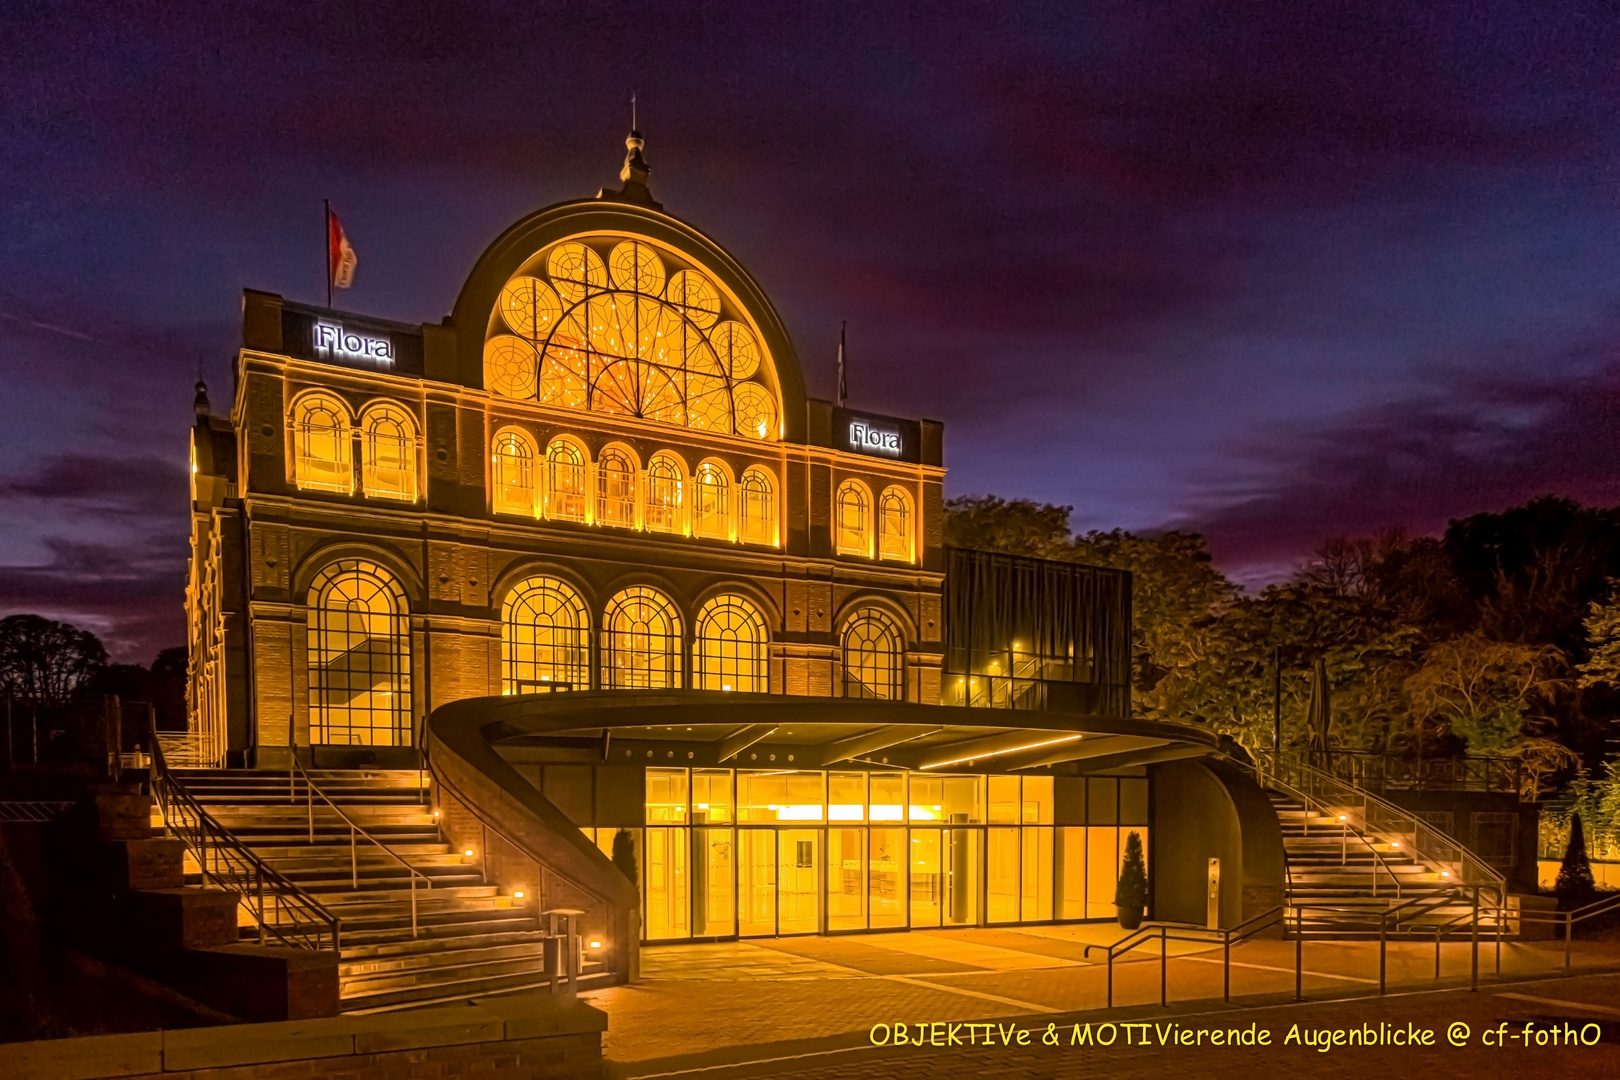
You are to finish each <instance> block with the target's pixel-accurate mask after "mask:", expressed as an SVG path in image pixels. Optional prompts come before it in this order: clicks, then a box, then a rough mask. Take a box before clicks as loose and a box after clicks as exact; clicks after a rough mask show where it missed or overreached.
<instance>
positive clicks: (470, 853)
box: [462, 848, 473, 859]
mask: <svg viewBox="0 0 1620 1080" xmlns="http://www.w3.org/2000/svg"><path fill="white" fill-rule="evenodd" d="M472 853H473V850H472V848H468V849H467V850H466V851H463V852H462V854H463V855H465V856H467V858H469V859H470V858H472Z"/></svg>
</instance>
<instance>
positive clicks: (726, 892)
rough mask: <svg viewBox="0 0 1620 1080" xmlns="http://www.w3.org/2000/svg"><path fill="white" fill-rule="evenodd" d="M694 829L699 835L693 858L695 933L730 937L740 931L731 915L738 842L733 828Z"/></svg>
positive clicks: (697, 935) (695, 935) (695, 934)
mask: <svg viewBox="0 0 1620 1080" xmlns="http://www.w3.org/2000/svg"><path fill="white" fill-rule="evenodd" d="M692 833H693V835H694V836H695V837H696V838H697V851H696V852H695V853H694V855H693V858H692V898H693V904H692V936H693V937H728V936H730V935H731V934H734V933H736V932H737V928H736V923H735V921H734V920H733V918H732V904H733V896H734V895H735V894H734V892H733V888H734V886H735V884H736V882H735V881H734V880H733V879H734V876H735V860H734V855H733V852H734V850H735V847H736V843H735V841H734V840H733V839H732V834H731V830H730V829H693V830H692Z"/></svg>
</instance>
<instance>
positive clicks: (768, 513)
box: [737, 465, 778, 545]
mask: <svg viewBox="0 0 1620 1080" xmlns="http://www.w3.org/2000/svg"><path fill="white" fill-rule="evenodd" d="M737 504H738V505H737V516H738V518H739V519H740V521H739V526H740V527H739V529H738V533H739V535H740V536H741V537H742V540H743V543H745V544H771V545H775V544H777V543H778V535H777V518H776V482H775V480H774V479H773V478H772V476H771V474H770V473H769V472H768V471H767V470H765V469H763V468H761V467H760V466H758V465H750V466H749V467H748V468H746V469H744V470H743V474H742V480H741V481H740V482H739V483H738V484H737Z"/></svg>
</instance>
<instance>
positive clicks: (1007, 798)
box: [990, 776, 1019, 825]
mask: <svg viewBox="0 0 1620 1080" xmlns="http://www.w3.org/2000/svg"><path fill="white" fill-rule="evenodd" d="M1018 779H1019V778H1018V777H1016V776H992V777H991V778H990V824H992V825H1016V824H1018Z"/></svg>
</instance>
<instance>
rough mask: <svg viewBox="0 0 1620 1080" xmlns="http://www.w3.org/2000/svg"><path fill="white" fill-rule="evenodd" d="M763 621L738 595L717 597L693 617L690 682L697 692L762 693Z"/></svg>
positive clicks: (765, 683) (764, 684)
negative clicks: (694, 636)
mask: <svg viewBox="0 0 1620 1080" xmlns="http://www.w3.org/2000/svg"><path fill="white" fill-rule="evenodd" d="M765 642H766V637H765V620H764V619H763V618H761V617H760V614H759V609H758V608H756V607H755V606H754V605H753V604H751V603H749V602H748V601H747V600H745V599H743V598H742V597H740V596H717V597H715V598H714V599H713V600H710V601H709V602H708V603H706V604H704V605H703V610H701V611H699V612H698V617H697V654H696V655H695V656H694V657H693V658H692V660H693V665H692V666H693V668H694V671H693V673H692V679H693V682H695V683H696V684H697V688H698V689H699V690H736V691H739V692H742V693H759V694H763V693H765V691H766V690H767V689H768V688H769V679H768V678H767V676H766V644H765Z"/></svg>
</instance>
